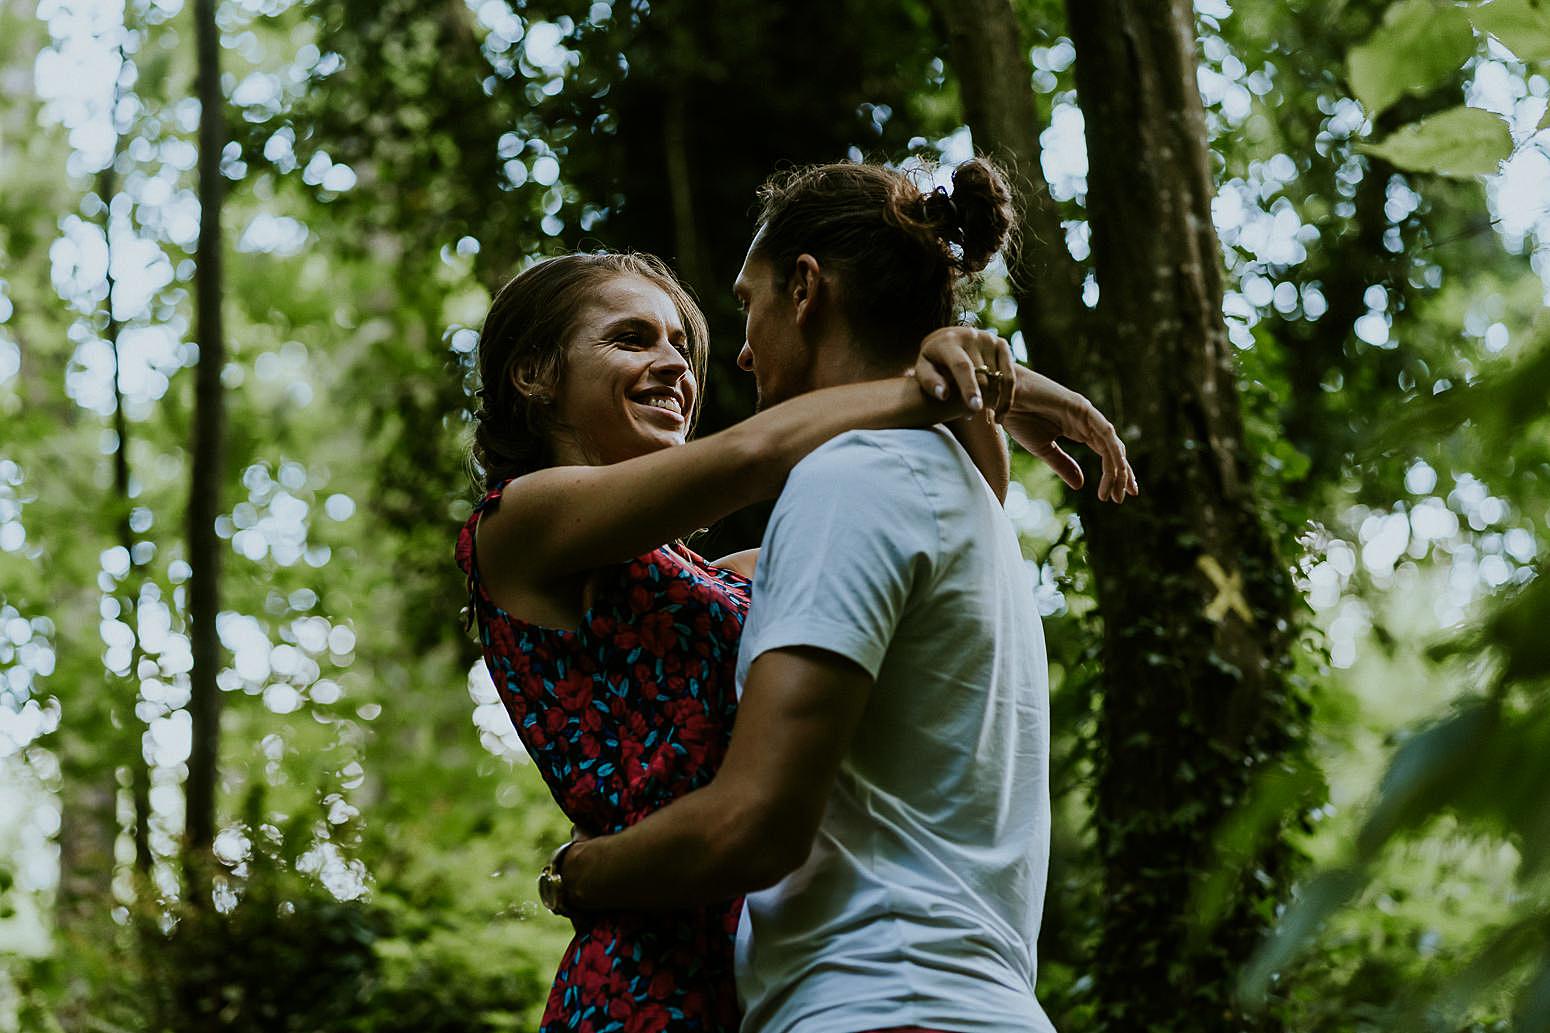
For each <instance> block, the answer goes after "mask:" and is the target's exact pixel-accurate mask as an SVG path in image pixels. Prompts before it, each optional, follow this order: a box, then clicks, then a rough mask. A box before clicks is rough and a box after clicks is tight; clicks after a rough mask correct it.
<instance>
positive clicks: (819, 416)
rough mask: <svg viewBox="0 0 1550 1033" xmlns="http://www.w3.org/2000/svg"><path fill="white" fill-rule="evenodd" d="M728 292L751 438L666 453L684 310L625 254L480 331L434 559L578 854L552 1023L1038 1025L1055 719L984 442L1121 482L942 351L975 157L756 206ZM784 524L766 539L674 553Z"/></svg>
mask: <svg viewBox="0 0 1550 1033" xmlns="http://www.w3.org/2000/svg"><path fill="white" fill-rule="evenodd" d="M760 200H761V206H760V210H759V215H758V219H757V227H756V232H755V234H754V238H753V242H752V244H751V246H750V247H749V251H748V257H747V259H746V261H745V263H744V265H743V268H742V270H741V272H740V273H739V274H738V277H737V281H736V283H735V285H734V290H735V292H736V295H737V297H738V300H739V301H740V302H741V304H742V306H743V308H744V311H745V312H746V315H747V338H746V342H745V343H744V344H743V347H742V351H741V353H740V354H739V355H738V365H739V366H740V367H741V368H742V369H744V370H747V371H749V372H751V373H753V375H754V377H755V379H756V381H757V384H758V392H759V411H758V412H757V413H756V414H755V415H754V416H752V417H750V418H749V419H747V420H744V421H743V422H741V423H739V424H736V425H735V426H733V427H731V428H729V429H728V430H725V431H722V432H720V433H718V434H714V435H711V436H709V437H705V438H701V439H697V440H690V438H691V432H692V429H693V426H694V420H695V416H696V413H697V412H698V406H699V392H700V386H701V381H702V379H703V377H704V373H705V366H706V355H707V349H708V342H707V340H706V337H707V333H706V325H705V319H704V316H703V315H702V314H701V313H700V311H699V309H698V308H697V307H696V305H695V303H694V302H693V300H692V299H691V298H690V297H689V295H688V293H687V292H686V291H685V290H684V288H683V287H682V286H680V284H679V283H678V281H677V280H676V279H675V278H674V277H673V275H672V274H671V273H670V272H669V271H668V269H667V268H666V266H664V265H663V264H662V263H661V262H659V261H657V260H655V259H652V258H649V257H647V256H642V255H629V254H573V255H566V256H563V257H560V258H553V259H549V260H547V261H543V262H540V263H538V264H536V265H534V266H532V267H530V268H529V269H527V270H525V271H524V272H523V273H521V274H520V275H518V276H517V277H516V278H515V279H513V280H512V281H511V282H509V283H508V284H506V286H505V287H503V288H502V289H501V290H500V292H499V293H498V294H497V295H496V297H495V300H494V303H493V304H492V306H491V309H490V313H489V316H488V317H487V319H486V321H485V325H484V328H483V332H482V334H481V336H480V341H479V352H478V357H479V367H480V374H481V378H482V382H483V387H482V392H481V393H482V397H483V406H482V408H481V410H480V412H479V414H478V426H477V430H476V438H475V455H476V459H477V460H478V462H479V465H480V466H481V467H482V469H483V471H484V476H485V485H484V487H485V495H484V498H483V500H482V501H481V502H480V503H479V504H478V505H477V506H476V507H475V512H474V514H473V516H472V517H470V519H469V521H468V523H467V524H466V525H465V527H464V528H463V531H462V533H461V534H460V536H459V538H458V547H457V559H458V562H459V565H460V566H461V567H462V568H463V570H464V572H465V574H466V575H467V579H468V587H469V593H470V616H471V619H472V620H474V621H475V622H476V623H477V626H478V630H479V636H480V640H481V642H482V643H483V649H484V655H485V660H486V663H487V664H488V665H489V668H490V672H491V675H492V677H493V679H494V682H495V685H496V687H497V689H498V690H499V692H500V695H501V699H502V701H503V703H504V704H505V706H506V709H507V711H508V713H509V714H510V715H511V719H512V721H513V723H514V725H515V727H516V730H517V732H518V734H519V735H520V737H521V739H522V741H523V743H524V745H525V746H526V748H527V750H528V752H529V753H530V754H531V755H532V757H533V759H534V761H535V763H536V765H537V767H538V769H539V771H540V773H541V774H542V776H543V778H544V780H545V782H546V783H547V785H548V786H549V789H550V790H551V792H552V793H553V795H554V798H555V800H556V801H557V802H558V803H559V805H560V807H561V808H562V809H563V810H564V811H565V813H566V815H567V816H568V817H569V818H570V819H571V821H572V822H573V823H574V824H575V827H576V829H577V830H578V831H577V833H576V838H575V839H573V840H572V841H571V842H569V843H566V844H565V845H564V846H562V847H561V848H560V849H559V851H557V852H556V854H555V855H554V857H553V859H552V860H551V862H550V864H549V865H548V867H546V868H545V870H544V872H543V874H542V876H541V878H540V895H541V896H542V898H543V900H544V903H545V904H546V905H548V906H549V907H550V908H551V909H553V910H555V911H557V912H559V913H560V914H564V915H567V916H569V917H570V918H571V920H572V921H573V922H574V924H575V927H576V936H575V938H574V940H573V941H572V942H571V944H570V947H569V948H568V949H567V951H566V953H565V955H564V958H563V960H562V961H561V964H560V969H559V972H558V974H557V976H556V980H555V985H554V988H553V991H552V992H551V994H550V997H549V1001H548V1007H547V1009H546V1011H545V1013H544V1020H543V1027H542V1028H543V1033H559V1031H586V1033H608V1031H620V1033H668V1031H672V1033H734V1031H736V1030H738V1029H742V1030H745V1031H759V1033H766V1031H767V1033H783V1031H794V1030H800V1031H814V1033H866V1031H872V1030H883V1029H887V1030H930V1031H947V1033H976V1031H997V1033H1000V1031H1008V1033H1010V1031H1027V1030H1033V1031H1040V1030H1048V1029H1049V1028H1050V1026H1049V1022H1048V1020H1047V1019H1046V1018H1045V1016H1044V1013H1043V1011H1042V1010H1041V1009H1040V1007H1039V1004H1038V1001H1037V999H1036V997H1035V994H1034V982H1035V947H1036V941H1037V937H1038V930H1039V922H1040V917H1041V913H1042V910H1043V901H1044V891H1045V879H1046V871H1047V867H1048V856H1049V821H1050V816H1049V787H1048V743H1049V709H1048V700H1047V682H1046V673H1047V672H1046V661H1045V654H1044V643H1043V638H1042V633H1041V629H1040V624H1039V616H1038V613H1037V610H1036V609H1035V607H1034V596H1033V586H1032V584H1031V582H1030V580H1029V577H1028V574H1027V571H1026V567H1025V564H1024V561H1023V559H1022V556H1021V553H1020V550H1019V547H1018V543H1017V537H1016V534H1015V533H1014V531H1013V529H1012V526H1011V524H1010V523H1009V522H1008V520H1007V518H1006V516H1005V515H1004V514H1003V512H1002V510H1001V499H1002V497H1003V496H1004V494H1005V490H1006V485H1007V482H1008V465H1007V454H1006V446H1005V438H1004V437H1003V435H1002V433H1001V430H1000V428H999V427H998V426H997V425H996V421H997V420H999V421H1000V422H1001V424H1002V425H1003V426H1005V428H1006V429H1007V431H1009V432H1010V434H1011V435H1012V437H1013V438H1014V439H1015V440H1017V441H1018V442H1019V443H1021V444H1022V445H1023V446H1024V447H1026V448H1028V449H1029V450H1030V451H1032V452H1034V453H1035V454H1036V455H1038V456H1040V457H1041V458H1043V459H1044V460H1045V461H1046V462H1048V463H1049V464H1050V465H1051V466H1052V467H1054V468H1055V469H1056V471H1057V472H1058V473H1059V474H1060V475H1061V477H1062V478H1063V479H1064V480H1065V481H1066V482H1067V483H1068V484H1070V485H1071V486H1072V487H1073V488H1076V487H1080V485H1081V482H1082V474H1081V471H1080V469H1079V468H1078V467H1077V465H1076V464H1075V462H1074V461H1073V460H1072V459H1071V458H1070V457H1069V456H1068V455H1066V453H1065V452H1063V451H1062V450H1061V449H1060V446H1059V445H1058V444H1057V443H1056V439H1057V438H1059V437H1065V438H1069V439H1072V440H1075V441H1078V442H1081V443H1083V444H1085V445H1088V446H1089V447H1091V448H1093V449H1094V450H1095V451H1096V452H1097V453H1098V454H1099V455H1100V456H1101V457H1102V459H1103V477H1102V481H1101V483H1100V485H1099V488H1098V491H1099V495H1100V496H1101V497H1102V498H1104V499H1106V500H1109V501H1113V502H1119V501H1121V500H1123V498H1124V497H1125V496H1126V495H1127V494H1134V493H1135V491H1136V483H1135V478H1134V475H1133V474H1132V473H1131V470H1130V467H1129V466H1128V464H1127V463H1126V461H1125V457H1124V447H1123V445H1121V443H1120V441H1119V439H1118V438H1117V436H1116V435H1115V433H1114V431H1113V428H1112V427H1111V426H1110V424H1109V423H1108V421H1107V420H1105V419H1104V418H1103V416H1102V415H1101V414H1099V413H1098V412H1097V411H1096V410H1095V409H1094V408H1093V407H1092V405H1091V404H1090V403H1089V402H1088V401H1087V400H1086V399H1085V398H1083V397H1082V396H1081V395H1078V394H1076V393H1074V392H1072V391H1069V390H1067V389H1066V388H1064V387H1061V386H1060V385H1058V384H1055V383H1053V382H1052V381H1049V380H1048V379H1046V378H1044V377H1041V376H1039V375H1038V374H1036V373H1033V372H1032V371H1031V370H1028V369H1026V368H1023V367H1019V366H1017V365H1016V364H1015V363H1014V362H1013V360H1012V357H1011V352H1010V349H1009V348H1008V347H1007V345H1006V342H1005V341H1002V340H1000V339H999V338H997V337H996V336H994V335H993V334H990V333H986V332H983V331H976V330H971V329H969V328H966V327H961V326H953V325H952V324H953V323H954V321H955V318H956V315H957V313H958V312H959V311H960V310H961V307H962V305H963V303H964V302H965V300H966V298H965V293H966V290H967V284H968V282H969V281H970V279H971V278H972V276H973V275H974V274H975V273H976V272H978V271H979V270H980V269H983V268H984V266H985V264H986V263H987V262H988V261H989V260H990V259H991V257H992V256H993V255H994V254H995V253H996V252H997V251H998V250H999V249H1000V248H1001V246H1002V245H1003V243H1004V242H1005V240H1006V237H1007V234H1008V233H1009V231H1010V230H1011V228H1012V221H1013V209H1012V204H1011V195H1010V191H1009V189H1008V186H1007V183H1006V180H1005V178H1004V177H1003V175H1002V174H1001V173H1000V171H999V170H997V169H996V168H995V166H994V165H992V164H991V163H989V162H987V161H984V160H981V159H974V160H971V161H969V162H966V163H965V164H963V165H962V166H960V167H959V168H958V170H957V171H956V173H955V175H954V177H953V190H952V192H951V193H950V194H949V193H948V192H947V191H946V190H940V189H939V190H936V191H927V192H922V191H921V190H920V189H919V188H918V187H917V186H916V185H915V184H914V183H913V182H912V181H911V180H910V178H909V177H907V176H906V175H904V174H903V173H901V172H898V171H895V170H892V169H888V168H886V167H883V166H879V165H870V164H838V165H825V166H817V167H809V168H804V169H797V170H793V171H790V172H786V173H782V174H780V175H778V176H776V177H774V178H772V179H771V180H770V181H768V182H767V183H766V184H765V185H764V187H763V188H761V191H760ZM777 495H778V496H779V499H778V501H777V503H776V506H775V510H774V514H773V516H772V517H771V520H770V523H769V527H768V530H767V532H766V534H765V537H764V541H763V544H762V547H761V548H760V549H756V550H749V551H748V552H746V553H738V554H734V555H731V556H727V557H724V558H722V559H719V560H716V561H713V562H712V561H707V560H705V559H703V558H702V557H700V556H698V555H697V554H696V553H695V552H693V551H692V550H691V549H689V548H688V547H687V546H685V545H684V543H683V540H682V539H683V538H684V537H685V536H687V535H689V534H691V533H692V532H693V531H695V530H696V529H698V528H702V527H705V526H707V525H708V524H711V523H713V522H714V521H716V520H719V519H720V518H722V517H724V516H725V515H727V514H728V513H731V512H733V511H735V510H737V509H739V508H741V507H743V506H746V505H749V504H750V503H753V502H756V501H759V500H762V499H767V498H774V497H776V496H777Z"/></svg>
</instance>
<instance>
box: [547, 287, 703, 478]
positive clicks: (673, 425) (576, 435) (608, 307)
mask: <svg viewBox="0 0 1550 1033" xmlns="http://www.w3.org/2000/svg"><path fill="white" fill-rule="evenodd" d="M566 349H567V352H566V357H565V375H564V377H563V378H562V380H561V382H560V385H559V389H558V392H557V395H556V398H555V416H556V418H557V422H558V424H559V426H558V429H557V432H556V441H555V449H554V451H555V458H556V459H557V460H559V461H560V462H561V463H601V464H607V463H617V462H619V461H621V460H624V459H631V458H633V457H635V456H640V455H645V454H646V453H648V452H654V451H656V450H657V449H659V448H666V447H668V446H669V445H681V444H683V443H684V440H685V439H686V438H687V436H688V431H689V417H690V415H691V414H692V413H693V412H694V403H695V399H696V397H697V395H698V392H699V385H698V384H696V383H695V380H694V373H693V371H692V370H691V368H690V365H689V337H688V334H687V333H686V332H685V330H684V327H683V321H682V320H681V319H680V318H679V315H678V310H677V308H675V307H674V305H673V302H672V299H671V298H669V297H668V296H667V294H666V293H664V292H663V291H662V289H661V288H659V287H658V286H656V284H654V283H652V282H651V281H650V280H647V279H645V278H643V277H640V276H635V275H631V274H627V273H622V274H619V275H617V276H614V277H612V278H610V279H608V280H605V281H603V282H602V283H601V284H599V285H598V287H597V288H596V289H595V290H594V291H593V293H592V297H591V299H590V300H589V301H588V303H587V304H586V306H585V307H584V308H583V309H582V311H581V313H580V314H579V315H578V316H577V318H576V321H575V323H574V325H573V326H572V328H571V337H570V340H569V342H567V344H566Z"/></svg>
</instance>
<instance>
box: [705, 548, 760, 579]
mask: <svg viewBox="0 0 1550 1033" xmlns="http://www.w3.org/2000/svg"><path fill="white" fill-rule="evenodd" d="M711 566H713V567H725V568H726V569H728V570H735V571H737V572H738V573H739V574H741V575H743V576H744V577H745V578H748V579H749V580H750V581H752V580H753V574H754V570H755V569H756V568H757V567H758V566H759V550H758V549H744V550H742V551H741V552H733V553H728V554H727V555H725V556H723V557H721V558H720V559H719V560H716V561H715V562H713V563H712V564H711Z"/></svg>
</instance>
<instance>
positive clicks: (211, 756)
mask: <svg viewBox="0 0 1550 1033" xmlns="http://www.w3.org/2000/svg"><path fill="white" fill-rule="evenodd" d="M215 4H216V0H195V3H194V23H195V34H196V39H197V43H198V52H199V104H200V115H199V211H200V216H199V265H198V268H197V271H196V272H195V274H194V296H195V297H194V304H195V327H196V333H197V334H198V337H199V364H198V366H197V368H196V370H195V376H194V384H195V387H194V461H193V473H192V477H191V481H190V484H189V504H188V556H189V563H190V564H191V565H192V566H193V574H192V576H191V577H190V578H189V593H188V615H189V625H190V636H191V639H192V642H191V645H192V652H193V659H194V668H193V671H192V672H191V674H190V682H191V690H192V691H191V697H190V699H189V704H188V708H189V714H190V716H191V717H192V718H193V749H192V752H191V754H190V756H189V762H188V784H187V810H186V817H185V821H184V836H185V841H184V871H185V876H186V878H187V881H188V892H187V895H186V897H187V900H188V901H189V902H190V903H191V904H193V906H195V907H196V908H201V909H202V908H204V907H206V906H207V905H208V904H209V900H208V896H209V895H208V887H207V885H206V880H205V877H204V876H205V869H206V867H207V864H208V861H209V857H210V848H211V845H212V843H213V842H214V839H215V791H216V782H217V779H218V778H219V774H220V772H219V763H218V762H219V757H220V719H221V714H220V708H221V696H220V691H219V689H218V688H217V687H216V684H215V676H216V672H217V670H218V668H219V665H220V641H219V639H218V638H217V636H216V628H215V616H216V614H217V613H218V612H219V609H220V595H219V589H220V559H221V552H220V541H219V539H218V538H217V537H216V534H215V518H216V515H217V514H218V513H219V512H220V509H221V485H222V483H223V481H224V479H225V456H224V452H225V422H226V420H225V410H224V405H225V400H224V398H223V396H222V392H221V368H222V367H223V366H224V365H225V361H226V354H225V352H226V349H225V340H224V336H223V330H222V325H221V195H222V191H223V184H222V182H221V150H222V148H223V147H224V146H225V140H226V130H225V125H224V117H223V104H224V101H223V98H222V96H221V79H220V40H219V37H218V35H217V31H216V26H215Z"/></svg>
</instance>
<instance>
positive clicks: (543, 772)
mask: <svg viewBox="0 0 1550 1033" xmlns="http://www.w3.org/2000/svg"><path fill="white" fill-rule="evenodd" d="M501 487H502V488H503V487H504V485H502V486H501ZM499 497H500V488H497V489H496V490H494V491H492V492H490V493H489V494H487V495H486V497H485V499H484V500H483V501H482V502H480V503H479V504H478V505H476V506H475V507H474V513H473V515H472V516H470V518H469V520H468V522H467V523H465V525H464V526H463V528H462V529H461V530H460V532H459V535H458V542H457V550H456V553H455V559H456V561H457V564H458V566H459V567H460V568H461V569H462V571H463V574H464V575H465V578H466V579H467V580H468V582H469V589H470V597H469V605H470V606H471V607H472V608H473V612H474V616H475V618H476V620H477V622H478V626H479V630H480V632H481V640H482V641H483V643H484V648H483V653H484V661H485V664H486V666H487V667H488V668H489V671H490V676H491V678H492V679H493V681H494V683H495V687H496V690H497V692H498V693H499V696H500V699H501V701H502V703H503V704H504V706H505V709H506V712H507V714H508V715H509V717H510V720H511V721H512V724H513V727H515V728H516V729H517V730H518V731H519V733H520V735H521V737H522V741H523V743H524V744H525V745H526V747H527V750H528V753H529V754H530V755H531V756H532V758H533V762H534V766H535V767H536V768H537V769H538V773H539V775H540V776H541V777H542V778H543V780H544V782H545V783H546V785H547V786H548V788H549V790H550V792H551V793H552V794H553V796H554V798H555V799H556V800H557V801H559V802H560V805H561V809H562V810H563V811H564V812H565V814H566V815H567V816H568V817H569V819H570V820H571V821H572V822H575V823H576V824H578V825H580V826H582V827H584V828H587V829H591V830H596V831H599V832H601V831H608V830H615V829H619V828H623V827H625V826H627V825H631V824H634V823H635V822H638V821H640V820H641V819H643V818H645V817H646V816H647V815H649V814H651V813H652V812H653V811H655V810H658V809H659V808H661V807H662V806H664V805H665V804H666V803H668V802H669V801H671V800H673V799H675V798H677V797H679V796H682V795H683V794H684V793H686V792H689V791H690V790H691V789H693V788H694V787H696V786H699V785H703V784H705V782H707V781H708V780H709V779H710V777H711V776H712V775H713V774H714V773H715V769H716V767H717V766H718V765H719V763H720V760H721V757H722V755H723V754H724V753H725V750H726V743H727V739H728V737H729V735H730V733H731V723H732V716H733V714H734V713H735V710H736V702H735V698H734V697H735V693H734V691H733V690H734V678H735V673H736V661H737V647H738V637H739V635H740V634H741V625H740V623H738V621H737V620H735V618H737V617H740V616H741V615H742V614H743V613H745V612H746V610H747V607H748V585H747V582H746V581H745V580H743V579H741V578H739V577H737V576H736V575H734V574H732V573H731V572H728V571H720V570H714V569H712V568H709V567H707V566H706V564H705V561H704V560H703V559H701V558H699V557H698V556H696V555H694V554H693V552H691V551H689V550H687V549H679V550H669V549H667V548H662V549H656V550H653V551H651V552H648V553H645V554H644V555H641V556H639V557H636V558H635V559H633V560H631V561H629V562H628V563H624V564H619V565H616V566H612V567H604V568H602V569H600V570H599V571H598V578H597V584H596V588H597V595H596V601H595V602H594V604H593V605H592V607H591V608H590V609H589V611H588V613H587V619H586V625H585V627H584V628H583V631H584V633H583V634H580V635H575V634H570V633H568V632H565V631H560V630H556V629H551V628H545V627H541V626H538V625H532V624H527V623H525V622H523V621H522V620H520V619H519V618H516V617H513V616H512V615H511V614H509V613H506V612H505V611H502V610H499V609H497V608H496V607H495V606H494V604H493V603H492V602H491V601H490V599H489V597H488V596H487V595H485V594H483V593H482V591H481V590H480V587H479V585H478V583H477V580H476V579H475V578H474V566H475V558H474V541H473V529H474V527H475V526H476V523H477V520H478V517H479V515H480V514H481V513H482V512H483V511H484V510H485V509H487V508H488V507H489V506H491V505H492V504H494V503H495V502H496V501H497V500H498V499H499ZM729 615H730V616H731V617H732V618H734V619H733V620H730V621H729V620H728V619H727V618H728V617H729ZM690 693H693V695H692V696H691V695H690ZM599 702H601V705H599ZM602 772H606V773H602ZM740 907H741V903H740V902H736V901H729V902H727V903H725V904H722V905H718V906H715V907H706V908H695V909H683V910H674V911H661V912H649V913H648V912H630V913H603V914H598V915H595V916H589V918H588V920H587V921H586V922H585V923H584V928H585V931H584V932H583V933H581V934H580V935H579V936H578V937H577V938H576V939H574V940H572V942H571V946H570V948H569V949H568V950H567V951H566V953H565V955H564V957H563V958H562V960H561V961H560V965H559V968H558V971H557V972H556V973H555V981H554V986H553V988H552V990H551V992H550V994H549V997H548V1001H547V1004H546V1007H545V1011H544V1016H543V1019H542V1023H541V1025H540V1027H539V1031H540V1033H577V1031H578V1030H581V1031H587V1033H600V1031H601V1030H603V1029H607V1030H609V1033H619V1030H620V1029H624V1030H625V1033H669V1031H675V1033H676V1031H679V1030H694V1031H695V1033H737V1030H738V1024H739V1016H738V1014H737V1007H736V990H735V987H734V986H733V982H732V944H733V939H734V932H735V930H736V928H737V919H738V915H739V913H740Z"/></svg>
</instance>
